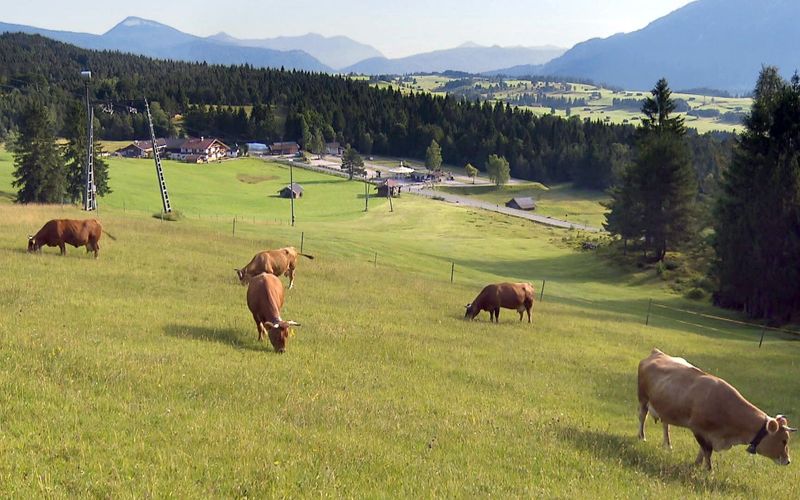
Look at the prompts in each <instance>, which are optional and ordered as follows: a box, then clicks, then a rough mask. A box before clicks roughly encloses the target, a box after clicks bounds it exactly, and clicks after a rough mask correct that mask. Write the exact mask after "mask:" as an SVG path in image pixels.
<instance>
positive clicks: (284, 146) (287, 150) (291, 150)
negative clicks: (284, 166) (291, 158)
mask: <svg viewBox="0 0 800 500" xmlns="http://www.w3.org/2000/svg"><path fill="white" fill-rule="evenodd" d="M269 152H270V154H272V155H296V154H297V153H299V152H300V145H299V144H297V143H296V142H294V141H290V142H273V143H272V145H271V146H270V147H269Z"/></svg>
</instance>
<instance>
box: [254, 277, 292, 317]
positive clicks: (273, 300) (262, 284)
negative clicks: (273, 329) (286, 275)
mask: <svg viewBox="0 0 800 500" xmlns="http://www.w3.org/2000/svg"><path fill="white" fill-rule="evenodd" d="M283 299H284V294H283V285H282V284H281V281H280V279H278V278H277V277H276V276H275V275H273V274H269V273H260V274H258V275H256V276H254V277H253V278H252V279H251V280H250V282H249V283H248V286H247V306H248V307H249V308H250V312H252V313H253V315H254V316H255V315H258V316H261V317H262V318H261V319H262V320H266V321H274V320H275V319H277V318H278V317H279V316H280V310H281V308H282V307H283ZM269 316H272V317H269Z"/></svg>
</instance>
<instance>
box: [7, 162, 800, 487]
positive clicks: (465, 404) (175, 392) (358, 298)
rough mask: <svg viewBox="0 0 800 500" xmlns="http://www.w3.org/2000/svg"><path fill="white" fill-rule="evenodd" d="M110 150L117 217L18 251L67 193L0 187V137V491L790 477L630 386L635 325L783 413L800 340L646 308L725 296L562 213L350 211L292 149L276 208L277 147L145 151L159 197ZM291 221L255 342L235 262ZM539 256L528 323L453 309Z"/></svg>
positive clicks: (792, 389)
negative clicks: (658, 272)
mask: <svg viewBox="0 0 800 500" xmlns="http://www.w3.org/2000/svg"><path fill="white" fill-rule="evenodd" d="M110 168H111V184H112V187H113V189H114V194H113V195H111V196H109V197H106V198H101V199H100V200H99V205H100V212H99V214H92V216H97V217H99V218H100V219H101V220H102V222H103V224H104V226H105V228H106V229H107V230H108V231H109V232H111V233H112V234H114V235H115V236H116V238H117V240H116V241H111V240H110V239H108V238H106V237H104V239H103V240H102V241H101V246H102V249H101V254H100V258H99V259H98V260H94V259H91V258H90V257H88V256H87V255H86V254H85V253H84V252H83V250H82V249H73V248H71V247H70V248H69V250H68V254H67V256H66V257H59V256H58V255H57V250H55V249H52V248H46V249H45V250H44V252H43V254H42V255H39V256H34V255H29V254H27V253H26V252H25V245H26V235H27V234H29V233H30V232H32V231H34V230H36V229H37V228H38V227H40V225H41V224H42V223H43V222H44V221H46V220H48V219H50V218H54V217H85V216H86V214H85V213H84V212H81V211H79V210H77V209H76V208H74V207H70V206H18V205H14V204H11V203H10V202H9V201H8V196H13V189H12V187H11V186H10V181H11V169H12V167H11V163H10V155H8V154H7V153H4V152H2V151H0V194H1V195H2V196H0V269H2V270H3V278H2V279H0V357H1V358H2V364H0V399H1V400H2V404H0V424H1V425H0V454H1V455H2V460H1V461H0V491H2V492H3V494H4V496H8V497H12V498H40V497H159V498H161V497H177V498H197V497H202V498H206V497H213V498H216V497H225V498H229V497H236V498H244V497H248V498H253V497H256V498H263V497H310V496H319V497H348V498H349V497H387V496H391V497H409V498H421V497H448V498H450V497H459V498H463V497H470V498H485V497H499V498H512V497H528V498H586V497H590V498H698V497H712V498H718V497H725V498H797V497H800V469H798V468H797V467H795V466H789V467H783V468H779V467H778V466H776V465H774V464H772V463H770V462H769V461H768V460H767V459H764V458H761V457H756V458H754V457H751V456H750V455H748V454H747V453H746V452H745V451H744V448H743V447H736V448H734V449H733V450H730V451H727V452H724V453H722V454H719V455H716V454H715V470H714V472H712V473H707V472H705V471H702V470H697V469H695V468H693V467H692V466H691V465H690V462H691V461H693V460H694V457H695V455H696V452H697V444H696V442H695V440H694V438H693V437H692V436H691V434H690V433H689V432H688V431H686V430H683V429H675V430H674V431H673V444H674V446H675V449H674V450H673V451H672V452H668V451H665V450H663V449H662V448H661V446H660V426H659V425H657V424H655V423H653V422H648V431H649V441H648V442H639V441H638V440H637V439H636V426H637V419H636V389H635V377H636V376H635V372H636V364H637V362H638V360H639V359H641V358H642V357H644V356H646V355H647V354H648V353H649V351H650V349H651V348H652V347H654V346H658V347H660V348H662V349H664V350H665V351H667V352H670V353H674V354H678V355H682V356H684V357H686V358H687V359H688V360H690V361H691V362H693V363H695V364H697V365H699V366H701V367H703V368H705V369H708V370H709V371H711V372H713V373H715V374H717V375H720V376H723V377H726V378H727V379H728V380H729V381H730V382H732V383H733V384H734V385H736V386H737V388H739V389H740V390H741V392H742V393H743V394H744V395H745V396H747V397H748V398H750V400H751V401H752V402H753V403H755V404H757V405H759V406H760V407H761V408H763V409H764V410H766V411H768V412H770V413H772V414H773V415H774V414H775V413H777V412H782V413H786V414H788V415H790V419H791V418H794V419H796V418H797V417H796V416H797V415H800V402H799V401H798V399H797V382H796V381H797V379H798V377H800V364H799V363H798V362H797V360H798V359H800V342H793V341H789V340H787V339H786V338H782V337H778V336H775V335H774V334H768V335H767V338H766V340H765V342H764V345H763V347H762V348H761V349H758V348H757V345H758V337H759V334H760V331H759V330H758V329H752V328H742V327H736V326H734V327H731V326H730V325H724V326H721V325H720V323H719V322H717V321H714V320H712V319H709V318H704V317H691V318H689V319H688V320H687V318H686V317H685V316H682V315H680V314H677V313H674V314H673V313H669V312H665V311H662V310H660V309H656V308H655V307H654V308H653V314H652V316H651V318H650V326H645V325H644V317H645V315H646V312H647V306H648V301H649V299H650V298H653V299H655V300H656V302H657V303H661V304H664V305H668V306H672V307H676V308H690V309H695V310H699V311H703V312H709V313H713V314H723V315H726V316H727V315H728V314H727V313H724V312H721V311H719V310H715V309H712V308H711V307H709V306H708V305H703V304H701V303H697V302H690V301H687V300H684V299H682V298H680V297H678V296H676V295H673V294H671V293H669V292H668V291H667V289H666V287H664V286H663V283H662V281H661V280H660V279H659V278H657V277H656V276H655V275H654V273H653V272H652V270H649V271H648V270H638V269H623V268H620V267H618V266H617V265H615V264H614V263H612V262H610V261H607V260H605V259H604V258H603V257H602V256H601V255H597V254H596V253H594V252H580V251H575V250H573V249H572V248H574V245H570V244H568V242H569V241H581V239H582V238H585V237H586V236H585V235H581V234H579V233H577V232H576V231H559V230H554V229H550V228H545V227H543V226H539V225H536V224H532V223H528V222H525V221H522V220H517V219H513V218H507V217H504V216H500V215H498V214H494V213H487V212H482V211H476V210H471V209H466V208H463V207H459V206H456V205H450V204H447V203H442V202H435V201H430V200H426V199H422V198H418V197H414V196H405V195H404V196H402V197H401V198H398V199H396V200H394V209H395V210H394V212H389V207H388V205H386V204H385V203H383V202H382V201H379V200H375V201H371V202H370V209H369V212H366V213H365V212H364V211H363V202H364V200H363V198H361V197H360V195H361V193H362V189H363V186H362V184H361V183H359V182H347V181H343V180H341V179H339V178H335V177H329V176H326V175H322V174H317V173H313V172H303V171H300V170H296V171H295V174H296V175H297V178H298V181H299V182H301V183H302V184H303V185H304V187H305V188H306V195H305V196H304V197H303V199H302V200H299V201H298V207H299V209H300V211H299V218H298V225H297V227H295V228H291V227H289V226H288V225H287V224H286V220H287V219H288V200H279V199H276V198H272V195H273V194H274V192H275V191H276V190H277V189H278V188H279V187H280V186H281V185H282V184H284V183H286V182H288V179H287V175H288V171H287V169H286V168H285V167H283V166H279V165H275V164H272V163H267V162H259V161H256V160H247V161H241V160H237V161H231V162H225V163H222V164H211V165H185V164H177V163H173V162H166V163H165V170H166V177H167V182H168V185H169V188H170V191H171V194H172V201H173V204H174V206H175V207H176V208H177V209H179V210H181V211H183V212H184V213H185V214H186V215H187V216H188V217H187V218H186V219H184V220H182V221H180V222H161V221H159V220H157V219H154V218H153V217H152V216H151V214H152V212H154V211H157V210H158V207H159V203H160V201H159V198H158V192H157V188H156V183H155V173H154V167H153V165H152V162H150V161H144V160H112V161H111V162H110ZM527 189H531V188H530V187H529V188H527ZM561 189H563V191H561V195H560V196H562V197H563V198H565V200H571V198H570V197H571V196H573V195H574V194H575V192H574V191H572V190H570V189H569V188H568V187H564V188H561V187H560V186H559V187H556V188H554V189H552V190H551V191H552V193H551V192H548V193H550V195H551V196H552V197H553V199H554V200H555V199H557V198H558V193H559V191H560V190H561ZM576 201H577V200H576ZM571 202H572V201H569V203H571ZM123 207H124V208H123ZM220 214H224V215H225V216H224V217H223V216H221V215H220ZM233 214H239V215H240V218H239V219H238V223H237V225H236V234H235V236H234V235H233V234H232V216H233ZM218 216H219V220H218V219H217V217H218ZM248 217H249V218H250V220H249V221H248ZM253 217H255V222H254V221H253V220H252V218H253ZM276 221H278V222H276ZM301 238H303V240H302V241H303V242H304V246H305V248H304V249H305V251H306V252H308V253H311V254H313V255H314V256H315V257H316V258H315V260H313V261H310V260H306V259H304V260H303V261H302V262H300V263H299V266H298V276H297V281H296V287H295V289H293V290H291V291H289V292H287V301H286V305H285V307H284V310H283V313H284V316H285V317H286V318H290V319H294V320H297V321H299V322H300V323H302V327H300V328H298V329H297V334H296V336H295V337H294V338H293V339H292V340H291V341H290V344H289V346H288V350H287V353H286V354H284V355H276V354H273V353H272V352H271V349H270V348H269V346H268V344H267V345H262V344H259V343H258V342H257V341H256V330H255V325H254V324H253V321H252V318H251V317H250V314H249V312H248V310H247V307H246V305H245V289H244V288H243V287H241V286H240V285H238V283H237V281H236V279H235V276H234V273H233V267H238V266H241V265H244V264H245V263H246V262H247V261H248V259H249V258H250V257H251V256H252V255H253V253H255V252H256V251H258V250H260V249H263V248H268V247H276V246H280V245H286V244H294V245H299V244H300V242H301ZM565 240H567V241H565ZM376 254H377V261H376V260H375V259H376ZM452 263H455V267H454V269H455V274H454V278H455V279H454V283H453V284H451V283H450V272H451V269H453V268H452V267H451V265H452ZM543 279H546V280H547V283H546V287H545V290H544V300H543V301H538V296H537V304H536V306H535V309H534V323H533V324H532V325H529V324H527V323H522V324H520V323H518V322H517V320H516V313H514V312H513V311H508V310H504V311H503V312H501V316H500V321H501V322H500V324H499V325H491V324H489V322H488V320H487V316H486V314H485V313H483V314H482V315H481V317H480V320H479V321H476V322H465V321H464V320H463V319H462V318H463V311H464V309H463V306H464V304H465V303H467V302H468V301H470V300H472V298H473V297H474V296H475V295H476V294H477V292H478V291H479V290H480V288H481V287H482V286H483V285H484V284H486V283H488V282H496V281H502V280H514V281H521V280H526V281H532V282H533V283H534V285H535V287H536V290H537V292H539V291H541V280H543ZM283 281H284V283H285V282H286V280H285V278H284V279H283ZM792 416H794V417H792ZM792 448H793V452H794V454H795V457H794V458H795V460H797V453H798V446H797V444H796V441H795V442H793V443H792Z"/></svg>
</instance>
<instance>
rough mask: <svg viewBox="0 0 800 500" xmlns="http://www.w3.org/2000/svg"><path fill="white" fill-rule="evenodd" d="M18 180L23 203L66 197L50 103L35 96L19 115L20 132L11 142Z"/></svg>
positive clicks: (17, 184) (14, 182)
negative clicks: (47, 104)
mask: <svg viewBox="0 0 800 500" xmlns="http://www.w3.org/2000/svg"><path fill="white" fill-rule="evenodd" d="M11 152H12V153H13V154H14V173H13V175H14V180H13V181H12V185H13V186H14V187H15V188H18V191H17V199H16V201H17V202H19V203H60V202H62V201H63V200H64V195H65V190H66V178H65V174H64V161H63V159H62V157H61V155H60V154H59V151H58V147H57V146H56V142H55V135H54V133H53V123H52V119H51V117H50V114H49V112H48V109H47V107H45V105H44V104H42V101H41V100H40V99H33V100H32V101H30V102H29V103H28V105H27V106H26V107H25V109H24V110H23V113H22V116H21V117H20V119H19V133H18V134H17V136H16V138H15V140H14V143H13V144H11Z"/></svg>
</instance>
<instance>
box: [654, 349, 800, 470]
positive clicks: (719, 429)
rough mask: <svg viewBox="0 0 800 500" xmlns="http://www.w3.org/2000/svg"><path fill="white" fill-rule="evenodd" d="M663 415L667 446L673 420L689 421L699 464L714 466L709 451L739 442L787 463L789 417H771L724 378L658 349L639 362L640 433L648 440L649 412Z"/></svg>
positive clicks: (684, 423)
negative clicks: (647, 421) (646, 427)
mask: <svg viewBox="0 0 800 500" xmlns="http://www.w3.org/2000/svg"><path fill="white" fill-rule="evenodd" d="M648 412H649V413H651V414H652V415H653V418H655V419H656V420H658V419H661V422H662V425H663V431H664V446H666V447H667V448H671V447H672V445H671V443H670V438H669V426H670V425H677V426H679V427H686V428H688V429H689V430H691V431H692V433H694V437H695V439H696V440H697V442H698V444H699V445H700V452H699V453H698V455H697V460H696V461H695V464H696V465H702V464H703V463H704V462H705V464H706V467H707V468H708V470H711V453H712V452H714V451H723V450H727V449H728V448H730V447H732V446H734V445H737V444H746V445H749V446H748V447H747V451H748V452H749V453H752V454H756V453H758V454H759V455H763V456H765V457H768V458H771V459H772V460H774V461H775V463H777V464H779V465H789V462H790V460H789V447H788V443H789V433H791V432H795V431H796V429H792V428H790V427H789V426H788V421H787V420H786V417H784V416H782V415H778V416H777V417H775V418H772V417H770V416H769V415H767V414H766V413H764V412H763V411H761V410H759V409H758V408H756V407H755V406H753V405H752V404H751V403H750V402H748V401H747V400H746V399H744V397H742V395H741V394H739V391H737V390H736V389H734V388H733V386H731V385H730V384H728V383H727V382H725V381H724V380H722V379H721V378H718V377H715V376H713V375H709V374H708V373H705V372H704V371H702V370H700V369H699V368H696V367H694V366H692V365H691V364H689V363H688V362H687V361H686V360H685V359H683V358H673V357H672V356H668V355H666V354H664V353H663V352H661V351H659V350H658V349H653V352H652V353H650V356H648V357H646V358H645V359H643V360H642V361H641V362H640V363H639V439H642V440H644V439H645V436H644V424H645V420H646V419H647V413H648Z"/></svg>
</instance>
